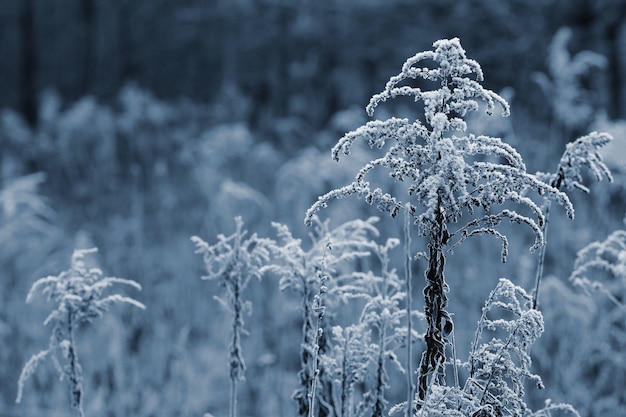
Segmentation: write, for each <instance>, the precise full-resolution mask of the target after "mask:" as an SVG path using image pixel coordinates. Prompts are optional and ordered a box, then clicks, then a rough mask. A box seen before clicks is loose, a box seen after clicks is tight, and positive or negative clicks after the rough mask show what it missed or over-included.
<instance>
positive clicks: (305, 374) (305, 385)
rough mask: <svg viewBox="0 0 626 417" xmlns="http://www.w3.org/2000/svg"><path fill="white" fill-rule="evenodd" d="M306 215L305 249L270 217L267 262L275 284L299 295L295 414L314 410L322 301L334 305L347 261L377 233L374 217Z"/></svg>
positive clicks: (364, 252)
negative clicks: (273, 238) (309, 229)
mask: <svg viewBox="0 0 626 417" xmlns="http://www.w3.org/2000/svg"><path fill="white" fill-rule="evenodd" d="M312 221H314V222H315V228H314V230H313V233H311V234H310V237H311V244H310V245H311V246H310V248H308V249H305V248H304V247H303V245H302V241H301V240H300V239H296V238H294V237H293V235H292V234H291V232H290V231H289V228H288V227H287V226H286V225H283V224H280V223H273V226H274V227H275V228H276V231H277V235H278V244H277V245H276V246H275V248H274V251H275V254H276V263H275V264H274V265H272V266H270V267H269V268H268V270H270V271H272V272H273V273H274V274H276V275H277V276H278V277H279V285H280V289H281V290H283V291H284V290H287V289H289V290H291V291H295V292H296V293H297V294H298V296H299V298H300V299H301V300H302V303H301V308H302V312H301V314H302V341H301V344H300V362H301V364H300V371H299V373H298V376H299V382H300V387H299V388H298V389H297V390H296V392H295V393H294V394H293V397H294V399H295V400H296V402H297V404H298V415H300V416H309V415H315V414H312V413H314V412H315V410H316V407H318V405H316V404H319V399H320V398H322V395H321V394H320V393H319V392H318V393H316V392H315V386H316V384H317V378H318V377H319V374H320V369H319V367H318V356H319V350H320V344H321V343H324V344H325V343H326V339H327V338H326V336H325V335H324V333H323V328H324V326H323V325H322V323H321V321H322V319H323V318H324V316H325V313H326V310H327V308H328V305H334V304H335V305H336V303H337V301H338V299H339V298H340V297H341V295H342V291H343V290H345V288H344V287H343V285H344V284H346V283H349V282H350V281H351V280H352V279H353V278H354V276H355V275H356V274H357V272H356V271H354V269H353V268H350V266H352V264H353V263H354V262H355V261H356V260H358V259H360V258H363V257H366V256H368V255H369V254H370V253H369V248H370V245H371V240H370V236H377V235H378V234H379V232H378V230H377V229H376V227H375V223H376V222H377V219H376V218H370V219H368V220H366V221H363V220H353V221H350V222H346V223H343V224H341V225H339V226H337V227H335V228H333V229H331V228H330V226H329V222H322V221H320V220H319V219H318V218H317V217H314V218H313V219H312ZM316 401H317V402H316ZM323 403H326V401H323Z"/></svg>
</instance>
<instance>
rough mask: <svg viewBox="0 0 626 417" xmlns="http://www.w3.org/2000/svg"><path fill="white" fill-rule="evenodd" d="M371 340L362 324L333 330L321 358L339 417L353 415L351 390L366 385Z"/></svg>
mask: <svg viewBox="0 0 626 417" xmlns="http://www.w3.org/2000/svg"><path fill="white" fill-rule="evenodd" d="M370 339H371V330H370V329H368V328H367V326H366V325H365V324H364V323H357V324H353V325H350V326H348V327H341V326H333V328H332V337H331V341H330V342H331V345H330V346H331V347H330V349H329V350H328V351H327V352H325V353H324V354H323V355H321V357H320V365H321V366H322V368H323V369H324V373H325V377H326V378H328V379H329V380H330V382H331V384H332V386H333V388H334V389H333V391H332V392H333V394H334V395H333V398H332V404H333V406H334V415H336V416H338V417H351V416H353V415H355V411H356V407H357V405H356V404H355V401H354V400H355V398H354V388H355V385H357V384H363V383H365V381H366V379H367V377H368V373H369V371H370V364H371V359H372V357H373V356H374V355H373V354H372V353H373V352H372V351H373V349H374V346H373V345H372V344H370Z"/></svg>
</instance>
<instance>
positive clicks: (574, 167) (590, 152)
mask: <svg viewBox="0 0 626 417" xmlns="http://www.w3.org/2000/svg"><path fill="white" fill-rule="evenodd" d="M611 140H613V137H612V136H611V135H609V134H608V133H598V132H591V133H590V134H588V135H585V136H582V137H580V138H578V139H576V140H575V141H574V142H572V143H568V144H567V146H566V147H565V152H564V153H563V156H561V160H560V161H559V165H558V166H557V169H556V172H555V173H553V174H546V173H542V172H539V173H537V174H536V175H537V176H538V177H539V178H541V179H543V180H544V181H545V182H548V183H550V185H552V186H553V187H554V188H556V189H557V190H561V188H563V186H565V187H566V188H567V189H570V190H571V189H577V190H580V191H583V192H585V193H589V188H587V187H586V186H585V185H583V184H582V181H583V174H582V173H583V170H585V171H589V172H591V174H592V175H593V177H594V178H595V179H596V180H597V181H602V179H603V178H604V177H606V178H607V180H609V181H610V182H612V181H613V176H612V175H611V171H610V170H609V168H608V167H607V166H606V164H605V163H604V162H603V161H602V156H601V155H600V153H599V150H600V149H601V148H603V147H604V146H606V145H607V144H608V143H609V142H610V141H611ZM543 211H544V215H545V221H544V222H543V225H542V226H541V228H542V232H543V236H544V239H545V238H546V235H547V232H548V221H549V218H550V217H549V215H550V200H548V199H546V201H545V203H544V206H543ZM545 254H546V245H543V246H542V247H541V248H540V251H539V257H538V261H537V274H536V278H535V290H534V292H533V308H537V299H538V297H539V287H540V285H541V280H542V278H543V264H544V259H545Z"/></svg>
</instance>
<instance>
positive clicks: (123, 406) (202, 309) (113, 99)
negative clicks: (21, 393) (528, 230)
mask: <svg viewBox="0 0 626 417" xmlns="http://www.w3.org/2000/svg"><path fill="white" fill-rule="evenodd" d="M568 30H569V32H568ZM558 33H561V38H560V39H566V41H565V42H561V43H558V42H557V41H555V39H557V40H558V39H559V38H558V37H555V35H556V34H558ZM563 34H566V35H563ZM567 34H570V35H571V36H570V37H569V38H567ZM449 37H459V38H460V39H461V42H462V45H463V47H464V48H465V49H466V51H467V54H468V57H470V58H472V59H475V60H477V61H478V62H479V63H480V64H481V66H482V68H483V71H484V73H485V83H484V85H485V87H487V88H489V89H492V90H494V91H496V92H499V93H500V94H502V95H503V96H504V97H505V98H507V100H509V102H510V104H511V107H512V116H511V118H509V119H502V118H499V117H494V118H485V117H482V116H481V115H476V116H475V117H473V119H472V120H471V123H473V124H472V126H474V127H476V128H479V129H482V130H484V131H485V133H488V134H492V135H498V136H501V137H503V138H504V139H505V141H507V142H509V143H511V144H512V145H514V146H515V147H517V148H518V150H519V151H520V153H521V154H522V155H523V157H524V159H525V161H526V164H527V166H528V168H529V171H550V170H553V169H554V167H556V165H557V163H558V160H559V157H560V155H561V153H562V152H563V150H564V148H565V145H566V143H568V142H570V141H572V140H574V139H576V138H577V137H578V136H580V135H582V134H585V133H588V132H590V131H591V130H605V131H608V132H610V133H612V134H613V135H614V136H615V139H616V140H615V143H614V144H613V145H612V147H611V148H610V149H609V150H608V151H607V152H606V153H605V157H606V161H607V163H608V164H609V165H610V167H611V168H612V170H613V171H614V175H615V182H614V183H612V184H608V183H607V182H603V183H598V184H593V185H592V186H591V192H590V193H589V194H588V195H584V194H582V193H577V192H574V193H573V194H572V199H573V201H574V204H575V207H576V209H577V214H576V219H575V220H574V221H571V222H570V221H565V220H563V221H561V220H559V219H558V218H555V219H554V222H553V223H554V225H552V224H551V226H550V235H549V238H548V242H549V243H548V249H547V261H546V273H547V275H548V276H549V279H548V280H547V282H548V284H547V285H546V289H545V296H543V297H544V298H543V300H542V301H543V305H542V308H543V309H544V315H545V316H546V323H547V324H546V326H547V330H546V335H545V336H544V337H543V338H542V339H541V340H540V342H539V344H540V345H541V346H540V347H539V348H538V349H537V350H536V358H535V365H536V368H537V369H536V370H537V371H538V372H539V373H540V374H542V375H543V376H544V380H545V381H546V385H547V387H548V389H547V390H546V391H547V392H548V393H547V394H545V393H544V392H540V393H536V392H531V393H530V395H531V396H532V401H534V402H535V403H541V402H543V400H544V399H545V398H544V397H545V396H546V395H548V396H552V397H553V398H554V399H555V400H559V401H569V402H571V403H573V404H574V405H575V406H577V407H578V408H579V409H580V411H581V414H582V415H583V416H600V415H602V416H613V415H614V416H619V415H621V414H620V410H623V409H624V408H623V407H626V397H625V394H624V392H622V390H623V389H622V388H620V387H623V386H624V383H625V382H624V379H625V378H626V376H625V375H626V365H625V364H624V361H623V352H624V349H626V325H621V327H620V326H617V327H615V326H613V327H611V326H609V327H607V326H599V325H598V322H599V320H600V321H601V317H602V314H603V313H602V312H603V311H604V310H603V309H609V308H610V306H609V305H608V304H600V306H598V305H596V304H591V303H590V301H589V299H588V297H586V296H585V295H583V294H581V293H580V292H578V291H577V290H575V289H574V288H573V287H571V285H570V284H569V283H568V282H567V277H568V276H569V274H570V273H571V270H572V265H573V262H574V259H575V254H576V252H577V251H578V250H579V249H581V248H582V247H584V246H585V245H586V244H587V243H589V242H591V241H593V240H601V239H604V237H606V236H607V235H608V234H609V233H610V232H611V231H613V230H615V229H617V228H623V227H624V224H623V223H622V220H623V219H624V214H625V213H626V191H625V189H624V172H625V167H624V154H626V146H625V145H624V141H625V139H624V136H623V134H626V121H625V120H626V2H624V1H620V0H613V1H612V0H571V1H567V2H564V1H558V0H536V1H527V0H509V1H495V0H494V1H486V0H482V1H481V0H467V1H458V0H437V1H430V0H423V1H411V0H317V1H310V0H213V1H198V0H178V1H173V0H54V1H49V0H4V1H3V2H2V4H1V5H0V108H2V109H3V110H2V112H1V114H0V164H1V166H0V169H1V170H0V416H11V417H13V416H32V417H37V416H44V415H45V416H57V415H58V416H61V415H66V414H65V412H66V410H67V408H66V401H67V398H66V393H65V387H64V386H63V384H59V383H58V381H57V376H56V374H55V371H54V369H53V367H52V366H49V367H43V368H42V369H40V370H39V371H38V372H37V374H36V375H35V376H34V377H33V379H32V380H31V381H30V382H29V386H28V387H27V390H26V394H25V399H24V403H23V404H21V405H17V406H16V405H14V399H15V394H16V389H17V378H18V376H19V372H20V369H21V366H22V364H23V363H25V362H26V360H27V359H28V358H29V357H30V356H31V355H32V354H34V353H36V352H37V351H38V350H40V349H42V348H43V347H45V346H46V344H47V341H48V336H47V335H48V333H47V332H48V329H46V328H45V327H44V326H42V321H43V319H44V318H45V316H46V311H48V310H47V309H48V308H49V306H47V305H46V303H45V301H44V300H43V298H42V299H39V300H37V301H36V302H34V303H32V304H29V305H27V304H25V297H26V294H27V292H28V289H29V288H30V286H31V285H32V283H33V282H34V280H36V279H37V278H39V277H42V276H46V275H48V274H55V273H58V272H60V271H61V270H63V269H66V268H67V266H68V262H69V256H70V254H71V252H72V250H73V249H74V248H76V247H93V246H97V247H98V248H99V254H98V257H97V263H98V265H99V266H100V267H101V268H102V269H103V270H104V271H105V273H106V274H109V275H115V276H120V277H127V278H131V279H134V280H136V281H138V282H140V283H141V284H142V286H143V291H142V292H138V293H134V294H133V296H134V297H135V298H137V299H139V300H141V301H142V302H143V303H144V304H146V305H147V307H148V308H147V310H146V311H132V310H133V309H131V308H125V307H115V312H114V313H111V314H108V315H105V317H103V318H102V319H101V320H100V321H99V322H97V323H95V325H94V326H91V327H88V328H85V329H84V330H83V331H82V332H81V334H80V336H79V337H80V340H79V344H80V348H81V349H82V351H83V352H84V353H83V354H82V360H83V363H84V368H85V369H84V371H85V377H86V381H87V382H86V384H85V385H86V411H87V414H88V415H101V416H130V415H134V416H188V415H189V416H191V415H202V413H204V412H211V413H213V414H214V415H216V416H220V415H225V413H226V409H227V401H226V398H227V395H226V393H227V383H226V381H227V369H226V366H225V361H226V348H227V337H226V334H227V331H228V325H227V323H226V322H227V321H226V320H225V319H224V317H225V316H224V312H223V311H222V310H221V309H220V307H219V306H218V305H216V303H215V302H214V301H213V299H212V296H213V294H214V293H216V292H217V291H218V289H217V288H214V286H213V285H211V283H207V282H204V281H201V280H200V276H201V275H202V274H203V271H202V268H203V265H202V262H201V259H200V258H199V257H198V256H197V255H195V254H194V248H193V245H192V244H191V242H190V241H189V237H190V236H191V235H196V234H197V235H200V236H202V237H203V238H204V239H206V240H207V241H209V242H210V241H212V239H213V238H214V236H215V235H216V234H217V233H225V234H230V233H231V232H232V230H233V229H234V222H233V217H234V216H235V215H238V214H240V215H242V216H243V217H244V220H245V222H246V225H247V227H248V228H249V229H250V230H251V231H254V232H258V233H259V234H262V235H268V236H271V235H272V233H273V231H272V228H271V227H270V222H271V221H280V222H282V223H284V224H287V225H288V226H289V227H290V228H291V229H292V231H293V233H294V234H295V235H297V236H299V237H303V238H304V239H306V233H307V229H306V227H305V226H304V224H303V217H304V210H306V208H308V207H309V206H310V205H311V204H312V203H313V202H314V201H315V199H316V198H317V196H318V195H320V194H322V193H325V192H326V191H328V190H330V189H331V188H334V187H337V186H341V185H344V184H347V183H348V182H349V181H350V180H351V177H352V175H353V172H355V170H356V168H355V167H359V166H360V162H362V161H366V160H368V159H369V158H370V155H371V154H370V153H368V152H369V151H368V150H367V149H363V150H362V151H361V152H360V153H359V152H357V153H356V156H355V158H356V159H357V161H355V162H353V165H350V163H348V162H344V163H342V164H337V163H335V162H334V161H332V160H331V158H330V147H331V146H332V145H333V144H334V143H335V142H336V140H338V139H339V138H340V137H341V136H342V135H343V134H344V133H345V132H347V131H349V130H351V129H354V128H356V127H357V126H359V125H361V124H362V123H364V122H365V121H366V120H367V116H366V115H365V111H364V107H365V105H366V104H367V102H368V101H369V98H370V96H371V95H372V94H375V93H377V92H378V91H380V90H382V89H383V87H384V84H385V82H386V81H387V80H388V78H389V77H390V76H392V75H394V74H396V73H397V72H398V71H399V69H400V67H401V65H402V63H403V62H404V61H405V60H406V58H407V57H409V56H412V55H414V54H415V53H416V52H419V51H422V50H428V49H430V48H431V45H432V43H433V42H434V41H436V40H437V39H440V38H449ZM551 45H552V47H551ZM551 48H552V49H551ZM551 51H552V52H551ZM583 51H587V52H583ZM581 52H582V55H581V54H579V53H581ZM559 54H560V55H559ZM564 57H565V58H566V59H565V61H563V58H564ZM576 58H578V61H576V60H575V59H576ZM568 59H570V60H569V61H568ZM576 62H578V64H580V65H578V66H577V64H575V63H576ZM555 97H556V98H558V99H555ZM410 106H411V103H410V102H404V103H403V102H402V101H400V104H397V105H394V106H390V107H389V108H388V111H389V112H390V114H391V113H393V114H400V115H405V114H410V112H411V107H410ZM383 116H384V115H383V114H379V115H377V117H381V118H382V117H383ZM374 214H376V212H375V211H374V210H372V209H371V208H370V207H367V206H366V205H365V204H363V202H362V201H357V200H355V201H346V202H341V204H337V205H336V206H335V207H331V208H330V209H329V210H328V211H326V212H323V213H322V216H324V217H327V218H331V219H332V222H333V224H337V223H339V222H341V221H345V220H349V219H354V218H358V217H364V216H369V215H374ZM383 217H384V216H383ZM561 217H564V216H561ZM379 227H380V229H381V230H382V231H383V237H385V236H394V237H400V236H402V231H401V226H400V225H398V224H396V222H393V221H391V220H390V219H386V218H383V219H381V222H380V226H379ZM529 239H530V236H529V235H525V234H524V233H518V234H517V235H514V237H513V238H512V244H511V245H512V249H511V253H512V254H514V255H512V256H510V258H511V260H510V262H509V263H508V264H505V265H501V264H499V261H498V259H499V255H498V254H499V249H498V247H497V242H495V243H494V242H492V241H491V240H489V239H487V238H485V240H482V238H481V239H478V240H477V241H476V242H474V243H473V244H470V245H468V246H469V247H465V248H463V249H459V250H458V252H457V253H456V254H455V255H454V256H453V257H451V260H450V262H451V266H450V268H451V269H450V270H451V272H450V280H451V281H453V283H454V286H453V288H455V290H454V294H451V297H453V298H452V300H451V305H456V306H458V307H456V308H457V310H455V311H454V313H455V314H456V317H457V320H458V322H457V324H456V326H457V327H456V328H457V329H462V330H461V331H460V334H459V335H457V342H459V344H462V343H467V342H468V340H469V339H470V338H471V337H472V334H473V331H474V328H475V324H476V320H477V319H478V316H479V313H480V308H481V306H482V303H483V300H484V299H485V297H486V296H487V295H488V293H489V290H490V289H491V288H493V286H494V285H495V283H496V282H497V278H498V277H499V276H508V277H510V278H511V279H512V280H514V281H516V282H518V283H520V284H524V285H526V286H527V287H528V285H530V283H531V282H532V279H533V278H534V268H535V262H536V255H533V254H530V253H529V252H528V251H527V250H526V248H527V247H528V246H529ZM419 244H420V242H419V240H416V243H415V246H416V248H415V250H422V249H421V248H418V247H417V246H418V245H419ZM477 260H481V262H477ZM396 261H398V262H399V263H398V268H400V267H401V260H400V257H398V259H397V260H396ZM423 266H424V265H421V264H419V262H418V263H416V265H415V269H416V272H415V274H416V276H421V274H422V273H423V269H422V268H423ZM252 285H253V286H254V288H252V289H251V291H250V298H251V299H252V301H253V304H254V311H253V314H252V316H251V317H249V318H247V323H248V327H249V329H250V336H248V337H247V338H246V340H245V342H244V343H245V344H246V352H247V355H249V357H247V361H248V363H249V370H248V376H247V381H246V382H245V383H244V384H243V385H242V388H241V406H240V408H241V413H242V415H243V416H261V415H276V416H288V415H294V413H295V404H294V403H293V402H292V401H291V400H290V398H289V397H290V394H291V392H292V391H293V389H294V387H295V385H296V383H297V379H296V373H297V370H298V366H299V363H298V356H297V355H298V343H299V337H298V330H299V326H300V323H299V322H298V318H299V314H298V313H297V306H298V300H297V299H294V295H293V294H289V293H282V292H279V291H278V286H277V284H276V282H272V281H271V280H264V281H262V282H260V283H253V284H252ZM417 291H419V290H417ZM416 294H417V293H416ZM418 298H419V297H417V298H416V299H418ZM540 300H541V298H540ZM353 313H354V312H353ZM618 323H622V324H623V323H624V322H619V320H618ZM609 334H610V337H609ZM572 343H574V344H575V345H576V346H578V349H579V351H578V353H576V352H572V351H571V349H570V348H568V347H567V346H571V344H572ZM600 345H601V346H602V347H601V348H599V347H598V346H600ZM465 349H467V348H465ZM585 349H586V350H585ZM581 352H590V353H588V354H587V353H584V354H581ZM577 361H578V362H577ZM555 363H560V364H561V365H559V366H558V367H556V366H555V365H554V364H555ZM562 364H566V365H567V366H564V365H562ZM399 392H401V388H399ZM611 410H613V411H612V412H613V414H611Z"/></svg>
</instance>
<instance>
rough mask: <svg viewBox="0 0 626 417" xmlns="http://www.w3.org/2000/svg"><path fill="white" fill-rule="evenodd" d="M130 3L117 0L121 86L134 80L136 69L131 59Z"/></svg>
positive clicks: (125, 0) (129, 1)
mask: <svg viewBox="0 0 626 417" xmlns="http://www.w3.org/2000/svg"><path fill="white" fill-rule="evenodd" d="M131 1H133V0H119V1H118V9H117V21H118V23H117V24H118V28H119V29H118V33H119V34H118V38H117V39H118V51H119V54H120V61H121V64H120V67H121V69H120V81H121V85H124V84H126V83H127V82H129V81H131V80H134V79H135V78H136V76H137V68H136V66H135V61H134V59H133V41H132V35H131V9H130V8H131V6H130V4H131Z"/></svg>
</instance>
